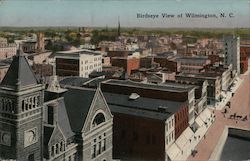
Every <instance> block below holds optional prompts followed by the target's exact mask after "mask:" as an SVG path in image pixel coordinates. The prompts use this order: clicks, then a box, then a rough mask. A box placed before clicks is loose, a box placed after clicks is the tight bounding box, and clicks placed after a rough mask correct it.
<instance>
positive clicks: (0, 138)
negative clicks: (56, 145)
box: [0, 50, 44, 161]
mask: <svg viewBox="0 0 250 161" xmlns="http://www.w3.org/2000/svg"><path fill="white" fill-rule="evenodd" d="M43 90H44V87H43V85H42V84H40V83H39V82H38V81H37V79H36V77H35V75H34V74H33V72H32V70H31V68H30V66H29V64H28V61H27V59H26V57H25V56H24V55H23V54H22V53H21V51H20V50H18V51H17V55H16V56H14V57H13V61H12V63H11V65H10V67H9V70H8V72H7V73H6V75H5V77H4V79H3V81H2V82H1V84H0V149H1V150H0V160H1V159H15V160H18V161H40V160H42V158H43V155H42V145H43V144H42V143H43V139H42V138H43V137H42V116H43V115H42V106H43Z"/></svg>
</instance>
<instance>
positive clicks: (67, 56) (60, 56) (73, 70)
mask: <svg viewBox="0 0 250 161" xmlns="http://www.w3.org/2000/svg"><path fill="white" fill-rule="evenodd" d="M55 63H56V74H57V75H59V76H80V77H85V78H88V77H89V74H90V73H91V72H93V71H97V72H101V71H102V54H101V52H99V51H91V50H85V49H83V50H71V51H61V52H57V53H56V56H55Z"/></svg>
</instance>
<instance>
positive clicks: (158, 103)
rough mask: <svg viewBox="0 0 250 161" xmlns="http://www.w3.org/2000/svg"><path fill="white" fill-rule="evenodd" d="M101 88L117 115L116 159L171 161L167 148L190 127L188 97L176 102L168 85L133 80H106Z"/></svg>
mask: <svg viewBox="0 0 250 161" xmlns="http://www.w3.org/2000/svg"><path fill="white" fill-rule="evenodd" d="M101 89H102V91H104V96H105V98H106V100H107V103H108V105H109V107H110V110H111V112H112V114H113V115H114V125H113V131H114V132H113V135H114V136H113V138H114V140H113V143H114V145H113V151H114V153H113V154H114V158H117V159H128V160H145V161H148V160H157V161H165V160H167V159H168V157H169V156H168V153H167V149H168V148H169V147H170V146H171V145H172V144H173V143H174V142H175V140H176V139H177V138H178V137H179V136H180V135H181V133H182V132H183V131H184V130H185V129H186V128H187V127H188V121H189V107H188V100H186V99H187V97H179V100H177V99H178V98H176V100H175V101H173V100H174V98H175V96H174V95H175V94H174V92H173V93H172V94H173V95H172V96H170V95H171V92H172V91H170V89H168V87H165V86H159V85H150V84H143V83H135V82H131V81H119V80H109V81H105V82H102V84H101ZM167 90H169V91H168V92H167ZM165 92H166V93H165ZM179 94H180V95H185V94H184V93H182V92H179ZM167 97H172V100H171V98H167ZM156 131H157V132H156ZM121 145H122V146H121Z"/></svg>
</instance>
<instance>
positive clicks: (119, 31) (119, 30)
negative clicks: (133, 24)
mask: <svg viewBox="0 0 250 161" xmlns="http://www.w3.org/2000/svg"><path fill="white" fill-rule="evenodd" d="M117 34H118V37H119V36H121V26H120V16H119V17H118V30H117Z"/></svg>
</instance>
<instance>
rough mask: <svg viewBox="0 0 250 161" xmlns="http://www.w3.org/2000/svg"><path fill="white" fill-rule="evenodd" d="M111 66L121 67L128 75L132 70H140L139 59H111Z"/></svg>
mask: <svg viewBox="0 0 250 161" xmlns="http://www.w3.org/2000/svg"><path fill="white" fill-rule="evenodd" d="M111 64H112V66H116V67H122V68H123V69H124V71H125V72H126V73H127V74H128V75H130V74H131V72H132V71H133V70H137V69H139V68H140V59H138V58H129V57H128V58H121V57H113V58H112V60H111Z"/></svg>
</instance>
